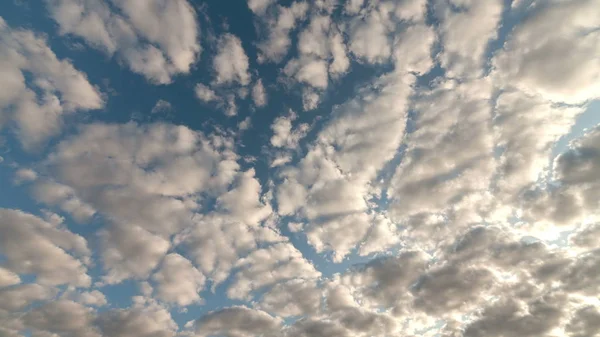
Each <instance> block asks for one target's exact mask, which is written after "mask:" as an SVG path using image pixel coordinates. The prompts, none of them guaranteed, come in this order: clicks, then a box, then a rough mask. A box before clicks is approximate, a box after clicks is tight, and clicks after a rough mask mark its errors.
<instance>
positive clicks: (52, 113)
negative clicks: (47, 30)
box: [0, 18, 104, 149]
mask: <svg viewBox="0 0 600 337" xmlns="http://www.w3.org/2000/svg"><path fill="white" fill-rule="evenodd" d="M0 44H2V48H1V49H0V58H1V59H2V62H0V69H2V73H3V74H4V76H3V77H2V82H1V83H2V87H3V88H5V90H4V92H3V93H2V94H0V127H2V126H4V124H5V123H7V122H8V121H12V122H14V123H15V124H16V126H17V130H16V131H17V136H18V137H19V140H20V141H21V143H22V144H23V146H24V147H25V148H26V149H33V148H35V147H38V146H40V145H42V144H43V143H44V142H45V141H47V140H48V138H49V137H51V136H54V135H56V134H58V133H59V132H60V130H61V129H62V123H63V117H64V116H65V115H68V114H72V113H74V112H76V111H85V110H94V109H100V108H102V107H103V105H104V102H103V100H102V97H101V95H100V93H99V92H98V90H97V89H96V88H95V87H94V86H92V85H91V84H90V83H89V82H88V80H87V78H86V76H85V74H84V73H82V72H80V71H78V70H77V69H75V68H74V67H73V65H72V64H71V62H69V61H68V60H60V59H58V58H57V56H56V55H55V54H54V52H53V51H52V50H51V49H50V48H49V47H48V46H47V44H46V41H45V40H44V39H43V38H42V37H39V36H36V35H35V34H34V33H33V32H32V31H29V30H22V29H18V30H13V29H11V28H10V27H9V26H8V25H7V24H6V22H4V20H3V19H2V18H0ZM26 76H31V80H27V81H26Z"/></svg>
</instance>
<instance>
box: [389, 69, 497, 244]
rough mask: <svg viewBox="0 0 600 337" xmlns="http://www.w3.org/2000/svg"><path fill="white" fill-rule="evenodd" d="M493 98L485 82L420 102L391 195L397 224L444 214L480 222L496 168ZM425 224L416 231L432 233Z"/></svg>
mask: <svg viewBox="0 0 600 337" xmlns="http://www.w3.org/2000/svg"><path fill="white" fill-rule="evenodd" d="M490 96H491V88H490V87H489V84H488V83H487V82H486V81H485V80H483V81H475V82H471V83H463V84H456V83H454V82H448V83H444V84H439V85H438V86H437V87H436V88H433V89H431V90H429V91H425V92H421V93H420V94H419V96H418V97H417V98H416V99H415V101H414V102H413V104H414V106H413V109H414V115H413V116H414V117H413V120H414V124H413V125H414V131H413V132H412V133H411V134H410V135H408V137H407V142H406V145H407V148H406V150H405V153H404V156H403V159H402V162H401V163H400V165H399V166H398V167H397V169H396V172H395V173H394V176H393V178H392V181H391V185H390V188H389V190H388V196H389V197H390V203H391V205H390V215H391V218H392V220H396V221H400V219H408V218H410V217H413V216H414V217H417V218H418V217H421V216H423V215H425V214H428V215H432V214H445V216H448V217H449V218H450V219H453V221H454V223H456V224H461V225H463V226H464V225H468V224H469V223H473V222H479V221H480V216H481V214H483V213H481V212H483V210H480V208H481V207H483V206H481V203H482V202H483V201H485V196H486V191H487V189H488V187H489V184H490V181H491V178H492V172H493V170H494V168H495V162H494V158H493V148H494V143H493V140H494V139H493V136H492V133H491V126H490V121H491V118H492V107H491V103H490V101H489V99H490ZM431 195H435V196H436V197H435V198H431ZM422 222H423V221H422V220H420V221H417V223H415V224H414V226H417V227H420V228H421V229H425V228H430V226H431V225H427V227H425V226H426V225H425V224H423V223H422ZM419 224H420V225H419ZM411 226H412V225H411ZM444 233H445V232H442V231H438V233H437V234H436V235H439V237H438V238H441V237H443V236H444V235H445V234H444ZM425 235H427V236H429V238H431V236H430V234H425ZM422 239H423V243H424V242H425V241H427V239H426V238H425V237H423V238H422Z"/></svg>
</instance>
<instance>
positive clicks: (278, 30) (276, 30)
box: [257, 1, 308, 62]
mask: <svg viewBox="0 0 600 337" xmlns="http://www.w3.org/2000/svg"><path fill="white" fill-rule="evenodd" d="M307 11H308V4H307V3H306V2H305V1H295V2H293V3H292V4H291V5H290V7H283V6H277V11H276V15H274V16H269V17H268V18H266V20H265V21H266V22H265V23H264V25H265V26H266V28H265V29H266V30H267V38H266V39H264V40H262V41H261V42H259V44H258V45H257V48H258V49H259V50H260V54H259V58H258V60H259V62H260V61H262V62H265V61H271V62H280V61H281V60H282V59H283V58H284V57H285V56H286V55H287V54H288V52H289V48H290V46H291V44H292V41H291V39H290V32H291V31H292V30H294V29H295V28H296V25H297V24H298V23H299V22H300V21H301V20H304V18H305V16H306V12H307Z"/></svg>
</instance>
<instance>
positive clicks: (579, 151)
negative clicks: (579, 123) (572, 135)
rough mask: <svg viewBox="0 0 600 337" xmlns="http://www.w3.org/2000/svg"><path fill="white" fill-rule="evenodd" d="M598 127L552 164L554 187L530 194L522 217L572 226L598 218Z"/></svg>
mask: <svg viewBox="0 0 600 337" xmlns="http://www.w3.org/2000/svg"><path fill="white" fill-rule="evenodd" d="M599 167H600V127H595V128H593V129H592V130H589V131H588V132H587V133H586V134H585V135H584V136H583V137H581V139H578V140H575V141H574V142H573V143H572V144H571V148H570V149H569V150H568V151H567V152H565V153H563V154H561V155H559V156H558V157H557V158H556V159H555V161H554V172H553V173H554V178H555V179H556V182H557V183H558V184H559V186H558V187H557V188H553V187H549V188H547V189H545V190H541V189H536V190H533V191H529V193H528V194H527V195H526V196H525V197H524V201H523V203H524V205H523V208H524V212H525V213H524V218H525V219H526V220H528V221H531V222H550V223H551V224H555V225H561V224H562V225H575V224H577V223H578V222H580V221H583V220H586V219H587V221H593V219H597V218H598V216H599V214H598V212H597V210H598V206H599V204H598V200H600V199H599V196H600V195H598V186H599V183H600V176H599V175H598V169H599Z"/></svg>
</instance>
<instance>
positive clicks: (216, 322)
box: [196, 307, 281, 337]
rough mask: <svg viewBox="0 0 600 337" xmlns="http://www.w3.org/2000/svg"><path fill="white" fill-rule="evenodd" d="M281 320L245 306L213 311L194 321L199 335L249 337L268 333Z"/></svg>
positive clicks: (274, 328) (273, 330)
mask: <svg viewBox="0 0 600 337" xmlns="http://www.w3.org/2000/svg"><path fill="white" fill-rule="evenodd" d="M280 325H281V322H280V321H279V320H278V319H277V318H275V317H273V316H271V315H269V314H267V313H266V312H264V311H261V310H256V309H250V308H247V307H230V308H225V309H221V310H218V311H213V312H211V313H208V314H207V315H205V316H203V317H202V318H200V319H199V320H197V321H196V334H197V335H199V336H207V337H208V336H227V337H250V336H256V335H261V336H264V335H269V334H270V333H274V332H276V331H277V329H278V328H279V327H280Z"/></svg>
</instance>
